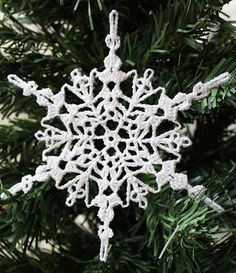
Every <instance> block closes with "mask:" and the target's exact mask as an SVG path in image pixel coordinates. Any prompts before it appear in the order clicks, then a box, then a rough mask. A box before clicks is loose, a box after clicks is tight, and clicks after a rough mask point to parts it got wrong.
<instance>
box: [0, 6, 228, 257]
mask: <svg viewBox="0 0 236 273" xmlns="http://www.w3.org/2000/svg"><path fill="white" fill-rule="evenodd" d="M109 18H110V33H109V34H108V35H107V37H106V39H105V42H106V45H107V47H108V48H109V54H108V55H107V57H106V58H105V59H104V66H105V69H104V70H103V71H101V72H100V71H98V70H97V69H93V70H92V71H91V72H90V74H89V76H86V75H82V74H81V73H80V71H79V70H78V69H75V70H74V71H72V72H71V78H72V82H73V84H72V85H69V84H64V85H63V86H62V88H61V90H60V91H59V92H58V93H57V94H54V93H53V92H52V91H51V90H50V89H49V88H44V89H39V88H38V86H37V84H36V83H35V82H32V81H31V82H25V81H23V80H21V79H20V78H18V77H17V76H16V75H9V76H8V80H9V81H10V82H11V83H13V84H15V85H17V86H19V87H20V88H22V89H23V94H24V95H25V96H29V95H32V94H33V95H35V96H36V97H37V102H38V104H39V105H41V106H44V107H46V108H47V115H46V116H45V117H44V118H43V119H42V121H41V124H42V127H43V128H44V129H45V130H44V131H39V132H37V133H36V137H37V139H38V140H39V141H44V142H45V145H46V148H45V150H44V151H43V155H42V160H43V162H45V163H46V164H43V165H40V166H39V167H38V168H37V169H36V172H35V175H33V176H31V175H27V176H24V177H23V178H22V181H21V182H20V183H18V184H16V185H14V186H13V187H12V188H11V189H9V191H10V192H11V193H12V194H16V193H17V192H18V191H21V190H22V191H23V192H25V193H26V192H28V191H29V190H30V189H31V188H32V185H33V183H35V182H43V181H46V180H48V179H49V178H52V179H53V180H54V181H55V186H56V187H57V188H58V189H61V190H62V189H67V191H68V197H67V200H66V204H67V205H68V206H72V205H73V204H74V203H75V201H76V200H77V199H84V200H85V204H86V206H87V207H90V206H97V207H98V208H99V211H98V217H99V218H100V220H101V222H102V224H101V225H100V227H99V230H98V235H99V237H100V240H101V248H100V259H101V261H106V259H107V255H108V245H109V239H110V238H111V237H112V236H113V231H112V229H111V228H110V223H111V221H112V219H113V217H114V208H115V207H116V206H119V205H120V206H122V207H127V206H129V202H130V201H133V202H136V203H138V205H139V207H141V208H146V207H147V198H146V196H147V194H148V193H149V192H151V193H157V192H159V191H160V190H161V187H162V186H163V185H165V184H167V183H169V184H170V186H171V188H172V189H173V190H181V189H186V190H187V191H188V194H189V195H190V196H191V197H194V196H196V195H197V194H198V193H199V192H200V191H201V190H202V189H203V187H202V186H195V187H192V186H191V185H189V184H188V180H187V176H186V175H185V174H182V173H176V172H175V166H176V164H177V163H178V162H179V161H180V159H181V155H180V149H181V148H182V147H187V146H189V145H190V144H191V141H190V139H189V138H188V137H186V136H182V135H181V133H180V129H181V125H180V123H179V122H178V121H177V113H178V111H183V110H186V109H189V108H190V106H191V102H192V100H193V99H201V98H203V97H205V96H207V95H208V94H209V92H210V89H211V88H212V87H216V86H219V85H220V84H222V83H224V82H226V81H227V80H228V79H229V74H228V73H224V74H221V75H220V76H218V77H216V78H214V79H213V80H211V81H209V82H208V83H205V84H203V83H201V82H200V83H198V84H196V85H195V86H194V87H193V91H192V92H191V93H189V94H185V93H178V94H177V95H176V96H175V97H174V98H173V99H170V98H169V97H168V96H167V95H166V92H165V89H164V88H163V87H157V88H153V86H152V78H153V75H154V71H153V70H152V69H147V70H146V71H145V72H144V75H143V76H142V77H138V75H137V71H136V70H132V71H129V72H127V73H125V72H123V71H121V70H120V67H121V64H122V62H121V60H120V58H119V57H118V56H117V55H116V50H117V49H118V48H119V46H120V38H119V36H118V35H117V26H118V13H117V12H116V11H114V10H113V11H112V12H111V13H110V17H109ZM127 81H131V82H132V87H131V89H132V90H128V92H130V91H132V93H131V95H129V96H128V95H127V93H128V92H123V90H122V84H123V83H125V82H127ZM98 86H100V87H98ZM70 96H73V98H74V103H71V101H72V99H71V97H70ZM153 96H154V101H155V103H154V104H153V103H151V102H153ZM67 97H68V98H70V99H69V101H70V103H69V102H68V99H67ZM147 174H148V175H151V176H152V177H154V179H151V180H153V181H150V184H147V182H146V181H147V179H142V176H143V175H147ZM149 180H150V179H149ZM153 182H154V183H153ZM95 186H96V188H95ZM121 188H122V189H121ZM121 191H122V197H121V194H120V192H121ZM124 192H125V197H124ZM2 198H5V196H4V194H2ZM204 201H205V202H206V203H208V205H210V206H211V207H213V208H215V209H218V210H219V211H221V210H222V208H221V207H220V206H219V205H217V204H216V203H214V202H213V201H212V200H210V199H209V198H207V197H204Z"/></svg>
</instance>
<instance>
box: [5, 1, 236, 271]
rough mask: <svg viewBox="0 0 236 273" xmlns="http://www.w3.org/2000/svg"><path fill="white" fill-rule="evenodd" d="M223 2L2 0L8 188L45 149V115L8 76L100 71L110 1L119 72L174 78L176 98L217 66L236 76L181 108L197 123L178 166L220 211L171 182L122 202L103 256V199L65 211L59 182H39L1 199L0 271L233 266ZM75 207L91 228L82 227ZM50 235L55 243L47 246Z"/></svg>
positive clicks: (40, 79) (233, 173) (234, 113)
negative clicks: (41, 134) (143, 201)
mask: <svg viewBox="0 0 236 273" xmlns="http://www.w3.org/2000/svg"><path fill="white" fill-rule="evenodd" d="M227 2H229V1H224V0H222V1H218V0H204V1H203V0H201V1H199V0H186V1H184V0H169V1H146V0H137V1H125V0H118V1H114V0H110V1H108V0H96V1H92V0H82V1H79V0H58V1H56V0H45V1H39V0H22V1H15V0H1V1H0V9H1V12H2V17H1V18H0V49H1V50H0V65H1V70H0V112H1V114H2V115H3V116H4V117H6V118H9V119H10V120H9V122H8V123H7V124H5V125H3V124H2V125H0V179H1V191H5V189H7V188H9V187H10V186H11V185H13V184H15V183H16V182H19V180H20V178H21V177H22V176H23V175H25V174H28V173H33V172H34V169H35V167H36V166H38V164H40V162H41V152H42V149H43V146H42V144H40V143H38V142H37V141H36V140H35V138H34V133H35V132H36V131H37V130H39V129H40V120H41V118H42V117H43V115H44V113H45V112H44V109H42V108H41V107H39V106H38V105H37V104H36V102H35V99H34V98H33V97H24V96H23V95H22V92H21V91H20V90H19V89H16V88H14V87H13V86H10V84H8V83H7V80H6V76H7V75H8V74H10V73H16V74H18V75H19V76H21V77H23V78H25V79H30V80H34V81H36V82H37V83H38V84H39V85H40V86H42V87H46V86H49V87H51V88H52V89H53V90H54V91H55V92H57V90H59V88H60V87H61V85H62V84H64V83H65V82H67V81H69V73H70V72H71V70H72V69H74V68H76V67H79V68H81V70H82V72H84V73H88V72H89V71H90V70H91V69H92V68H93V67H98V68H101V67H102V66H103V63H102V61H103V58H104V56H105V55H106V53H107V50H106V48H105V44H104V38H105V35H106V33H107V30H108V14H109V11H110V10H111V9H113V8H115V9H117V10H118V11H119V13H120V22H119V35H120V36H121V39H122V43H121V48H120V50H119V55H120V57H121V59H122V60H123V61H124V64H123V69H124V70H126V71H127V70H130V69H133V68H135V69H137V70H138V71H139V73H143V72H144V70H145V69H146V68H148V67H150V68H153V69H155V71H156V74H155V79H154V84H156V85H162V86H164V87H166V88H167V92H168V95H170V96H174V95H175V94H176V93H177V92H179V91H182V92H189V91H190V90H191V87H192V86H193V85H194V84H195V83H196V82H198V81H207V80H210V79H212V78H213V77H214V76H217V75H218V74H220V73H221V72H225V71H228V72H230V73H231V74H232V80H231V82H230V83H228V84H226V85H224V86H222V87H219V88H218V89H213V90H212V92H211V95H209V97H208V98H206V99H204V100H202V101H197V102H195V103H194V105H193V107H192V108H191V110H189V111H187V112H185V113H184V114H181V115H180V120H181V122H182V123H183V124H188V123H191V122H195V125H196V128H195V130H194V132H189V134H190V136H191V137H192V139H193V146H192V147H191V148H189V149H188V150H186V151H185V153H184V157H183V160H182V162H181V164H180V165H179V166H178V168H179V170H181V171H184V170H187V172H188V175H189V178H190V183H191V184H192V185H194V184H203V185H205V186H206V188H207V195H208V196H210V197H211V198H213V199H215V200H216V201H217V202H218V203H219V204H220V205H221V206H223V207H224V208H225V212H224V213H222V214H218V213H216V212H215V211H212V210H211V209H210V208H208V207H206V205H205V204H204V203H203V202H201V201H199V200H190V199H189V197H187V196H186V193H185V192H175V193H173V192H172V190H170V189H169V187H165V188H164V189H163V191H162V192H161V193H160V194H158V195H155V196H154V195H150V196H149V198H148V200H149V206H148V208H147V209H146V210H145V211H143V210H141V209H139V208H138V207H137V206H136V205H135V204H132V205H131V206H130V207H129V208H127V209H125V210H124V209H120V208H117V209H116V217H115V219H114V221H113V224H112V225H113V230H114V233H115V236H114V237H113V239H112V240H111V243H112V246H111V249H110V254H109V257H108V261H107V263H106V264H104V263H101V262H100V261H99V259H98V256H97V255H98V251H99V240H98V238H97V235H96V234H97V226H98V219H97V217H96V214H97V210H96V208H93V209H87V208H86V207H85V205H84V204H83V202H82V201H80V202H77V204H76V205H75V206H73V207H72V208H68V207H66V206H65V204H64V201H65V198H66V193H65V192H63V191H57V190H56V189H55V188H54V186H53V181H48V182H47V183H42V184H40V183H39V184H38V185H37V186H35V187H34V189H33V190H32V191H31V192H29V193H28V194H26V195H18V196H16V197H12V198H10V199H8V200H7V201H4V202H3V201H1V203H0V214H1V217H0V238H1V239H0V272H3V273H22V272H24V273H28V272H30V273H31V272H35V273H38V272H40V273H41V272H42V273H55V272H58V273H64V272H65V273H67V272H71V273H74V272H76V273H78V272H83V273H127V272H129V273H145V272H151V273H152V272H153V273H154V272H158V273H210V272H215V273H222V272H224V273H235V272H236V251H235V249H236V247H235V244H236V241H235V235H236V217H235V205H236V190H235V181H236V145H235V143H236V135H235V132H236V128H235V127H236V125H235V118H236V92H235V74H236V61H235V60H236V51H235V48H236V39H235V37H236V32H235V27H234V26H233V25H232V24H231V23H230V22H227V21H225V20H224V19H222V18H221V17H220V14H221V9H222V6H223V5H224V4H225V3H227ZM22 114H23V116H22ZM146 179H147V183H155V181H152V178H151V177H149V178H148V177H147V178H146ZM5 192H6V191H5ZM78 215H80V216H83V218H84V219H85V222H86V224H87V225H88V226H89V229H86V228H85V227H84V225H83V224H80V225H79V226H78V225H75V223H74V219H75V218H76V217H77V216H78ZM176 227H178V229H177V232H176V233H175V234H174V236H173V238H172V240H171V241H170V243H169V244H168V246H167V249H166V251H165V252H164V254H163V256H162V258H161V259H159V258H158V257H159V255H160V253H161V251H162V249H163V247H164V245H165V244H166V243H167V242H168V239H169V238H170V236H171V235H172V234H173V232H174V230H175V229H176ZM45 240H46V241H47V242H48V245H49V246H50V249H51V250H50V251H45V250H44V249H42V247H41V244H40V242H41V241H45Z"/></svg>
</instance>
